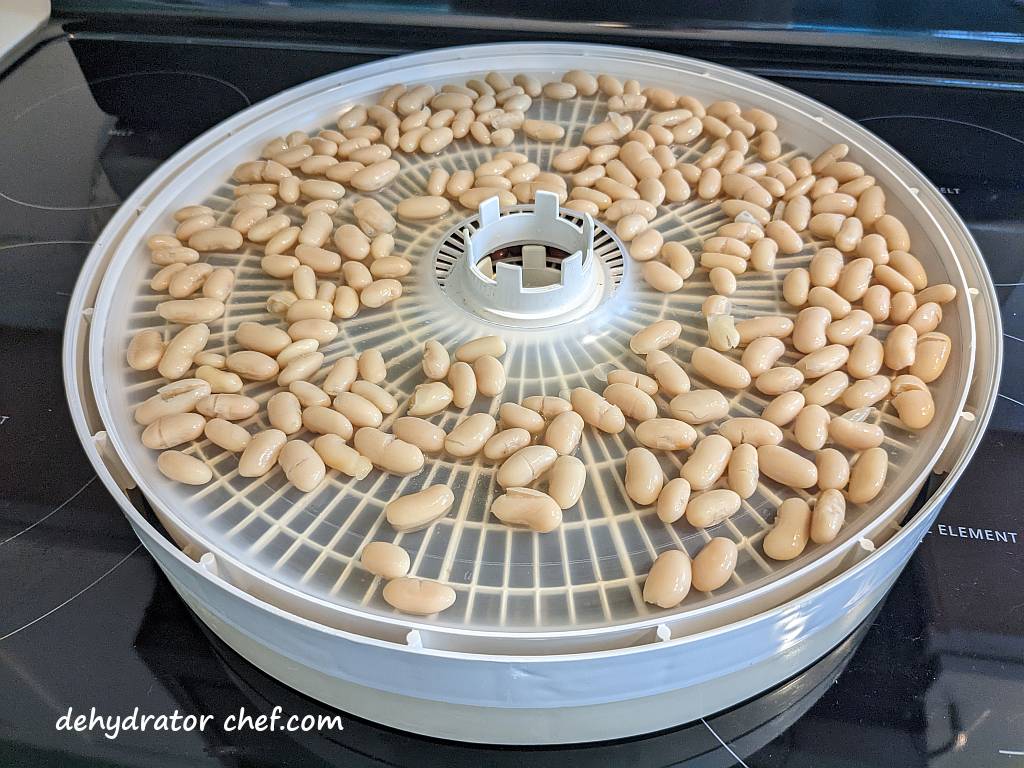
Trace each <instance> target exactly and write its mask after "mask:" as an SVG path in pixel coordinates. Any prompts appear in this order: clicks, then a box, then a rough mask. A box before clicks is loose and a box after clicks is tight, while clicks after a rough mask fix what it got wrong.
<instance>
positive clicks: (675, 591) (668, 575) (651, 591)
mask: <svg viewBox="0 0 1024 768" xmlns="http://www.w3.org/2000/svg"><path fill="white" fill-rule="evenodd" d="M690 580H691V565H690V558H689V556H688V555H687V554H686V553H685V552H683V551H682V550H678V549H671V550H668V551H665V552H662V553H661V554H660V555H658V558H657V559H656V560H655V561H654V565H652V566H651V570H650V573H648V574H647V580H646V581H645V582H644V602H646V603H652V604H653V605H657V606H658V607H659V608H675V607H676V606H677V605H679V604H680V603H681V602H683V599H684V598H685V597H686V595H687V594H688V593H689V591H690Z"/></svg>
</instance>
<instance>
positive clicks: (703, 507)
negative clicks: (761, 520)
mask: <svg viewBox="0 0 1024 768" xmlns="http://www.w3.org/2000/svg"><path fill="white" fill-rule="evenodd" d="M742 503H743V500H742V499H741V498H740V497H739V494H737V493H736V492H735V491H732V490H728V489H724V488H722V489H716V490H712V491H704V493H698V494H696V495H695V496H691V497H690V501H689V503H688V504H687V505H686V521H687V522H688V523H690V525H692V526H694V527H695V528H710V527H712V526H714V525H718V524H719V523H721V522H723V521H725V520H727V519H729V518H730V517H732V516H733V515H734V514H736V512H738V511H739V508H740V506H741V505H742Z"/></svg>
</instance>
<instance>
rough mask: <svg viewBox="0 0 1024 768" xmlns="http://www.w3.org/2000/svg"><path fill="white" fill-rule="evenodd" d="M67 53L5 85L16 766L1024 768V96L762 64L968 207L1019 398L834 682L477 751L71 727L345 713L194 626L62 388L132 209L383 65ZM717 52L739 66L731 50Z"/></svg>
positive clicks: (3, 205)
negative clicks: (682, 716) (283, 102)
mask: <svg viewBox="0 0 1024 768" xmlns="http://www.w3.org/2000/svg"><path fill="white" fill-rule="evenodd" d="M43 38H47V39H41V40H39V41H38V43H37V44H36V45H35V46H34V47H33V48H31V49H30V50H29V52H28V53H26V54H25V55H23V56H22V58H21V59H20V60H19V61H18V62H16V63H15V64H13V65H12V67H11V68H10V69H9V70H8V71H7V72H6V73H5V74H4V75H3V77H2V80H0V114H3V115H4V120H3V130H2V131H0V158H2V160H0V165H2V167H3V172H2V173H0V360H2V363H3V375H0V466H2V467H3V468H4V471H3V472H2V474H0V585H2V597H0V764H2V765H5V766H6V765H11V766H147V767H148V766H179V765H187V766H302V767H303V768H310V767H316V766H328V765H335V766H370V765H382V764H383V765H396V766H398V765H416V766H433V765H437V766H442V765H443V766H463V765H464V766H469V765H474V766H476V765H480V764H484V765H494V766H519V765H531V766H532V765H539V766H549V765H550V766H554V765H558V766H562V767H565V766H589V765H604V764H607V765H616V766H626V765H628V766H632V765H638V766H640V765H642V766H647V765H657V766H661V765H700V766H729V765H745V766H751V767H758V768H773V767H776V766H777V767H779V768H781V767H782V766H786V767H787V768H793V767H796V766H808V767H809V766H824V767H826V768H829V767H835V768H839V767H840V766H843V767H844V768H845V767H848V766H941V767H947V766H948V767H950V768H959V767H961V766H962V767H964V768H968V767H970V768H975V767H977V766H1007V768H1013V767H1014V766H1024V597H1022V595H1024V565H1022V562H1024V561H1022V558H1021V552H1022V551H1024V550H1022V547H1024V541H1022V536H1024V526H1022V524H1021V514H1020V499H1021V498H1022V497H1024V473H1022V472H1021V471H1020V468H1021V466H1022V462H1024V363H1022V360H1024V320H1022V318H1021V312H1022V311H1024V288H1022V286H1024V277H1022V273H1024V258H1021V243H1022V242H1024V237H1022V235H1024V223H1022V222H1024V181H1022V180H1024V123H1022V120H1021V115H1022V114H1024V86H1022V84H1020V83H1007V82H1001V83H989V84H988V85H983V86H982V87H968V86H966V85H964V84H962V83H961V84H959V85H953V84H950V83H943V82H935V81H931V80H929V79H928V78H919V77H915V78H913V79H912V80H913V82H902V81H901V76H900V73H899V72H898V71H893V72H889V73H888V76H887V77H882V76H879V77H877V78H867V79H865V78H863V77H859V78H855V79H849V78H847V77H844V76H841V75H837V74H830V73H829V72H822V71H816V72H804V71H799V70H794V69H786V70H780V69H779V68H777V67H773V65H772V62H771V61H768V60H765V61H763V62H761V64H760V65H758V66H751V65H750V62H745V63H744V66H747V67H748V68H750V69H753V70H754V71H761V72H764V73H767V74H769V75H772V76H774V77H775V79H777V80H779V81H780V82H783V83H784V84H786V85H789V86H791V87H793V88H796V89H798V90H801V91H803V92H805V93H808V94H809V95H811V96H813V97H815V98H818V99H820V100H822V101H824V102H826V103H828V104H830V105H832V106H834V107H836V108H838V109H839V110H841V111H843V112H845V113H846V114H848V115H850V116H851V117H853V118H855V119H858V120H860V121H861V122H863V123H864V124H865V125H866V126H868V127H869V128H871V129H872V130H873V131H875V132H876V133H878V134H879V135H881V136H882V137H883V138H885V139H887V140H888V141H890V142H891V143H892V144H894V145H895V146H896V147H897V148H898V149H899V150H900V151H902V152H903V153H905V154H906V155H907V156H908V157H909V158H910V159H911V160H913V161H914V162H915V163H916V164H917V165H918V166H919V167H920V168H921V169H922V170H923V171H924V172H925V173H926V174H927V175H928V176H929V177H930V178H931V179H932V180H933V181H934V182H935V183H936V184H937V185H939V186H941V187H942V189H943V190H944V191H945V192H946V194H947V195H948V196H949V199H950V201H951V202H952V203H953V205H954V206H955V207H956V208H957V209H958V210H959V212H960V213H961V215H962V216H963V217H964V218H965V220H966V221H967V222H968V223H969V225H970V227H971V229H972V231H973V233H974V236H975V237H976V238H977V239H978V242H979V243H980V245H981V247H982V250H983V251H984V253H985V257H986V260H987V262H988V265H989V268H990V270H991V272H992V275H993V278H994V280H995V282H996V284H997V286H998V291H999V298H1000V303H1001V306H1002V313H1003V322H1004V330H1005V344H1006V351H1007V354H1006V364H1005V370H1004V373H1003V379H1002V387H1001V394H1000V397H999V401H998V403H997V406H996V410H995V415H994V417H993V419H992V424H991V427H990V429H989V432H988V434H987V436H986V438H985V440H984V442H983V443H982V445H981V448H980V449H979V451H978V452H977V454H976V456H975V458H974V460H973V462H972V464H971V466H970V468H969V469H968V471H967V473H966V474H965V476H964V478H963V480H962V481H961V482H960V483H959V485H958V486H957V488H956V489H955V491H954V493H953V495H952V497H951V498H950V499H949V501H948V502H947V504H946V505H945V507H944V509H943V510H942V512H941V515H940V517H939V520H938V523H937V524H936V526H935V527H934V528H933V529H932V531H931V532H930V534H929V535H928V536H927V537H926V538H925V540H924V543H923V544H922V546H921V548H920V549H919V550H918V552H917V553H916V555H915V556H914V558H913V560H912V561H911V563H910V565H909V567H908V568H907V570H906V571H905V572H904V574H903V575H902V577H901V578H900V579H899V581H898V583H897V584H896V586H895V588H894V590H893V591H892V593H891V594H890V595H889V597H888V599H887V600H886V601H885V603H884V604H883V605H882V606H881V608H880V610H879V611H878V612H877V613H876V615H875V616H874V617H873V618H872V619H871V620H870V621H869V622H867V623H866V624H865V625H863V626H862V627H861V628H860V629H859V630H858V631H857V632H856V633H854V635H853V636H851V637H850V638H848V639H847V640H846V641H845V642H844V643H843V644H842V645H841V646H840V647H839V648H837V649H836V650H835V651H833V652H832V653H831V654H829V655H828V656H827V657H825V658H824V659H822V660H821V661H820V662H818V663H817V664H815V665H814V666H813V667H812V668H810V669H808V670H807V671H805V672H804V673H802V674H801V675H799V676H797V677H796V678H794V679H793V680H790V681H788V682H786V683H785V684H783V685H782V686H780V687H779V688H778V689H776V690H774V691H771V692H769V693H767V694H766V695H764V696H761V697H758V698H757V699H755V700H753V701H750V702H748V703H746V704H744V705H741V706H739V707H737V708H735V709H734V710H731V711H729V712H725V713H721V714H719V715H716V716H714V717H708V718H707V719H706V720H705V721H699V722H697V723H693V724H690V725H686V726H682V727H680V728H678V729H674V730H672V731H668V732H664V733H660V734H655V735H652V736H649V737H645V738H638V739H631V740H626V741H622V742H616V743H612V744H601V745H592V746H583V747H573V748H560V749H531V750H507V749H503V750H498V749H490V748H485V747H478V746H465V745H457V744H451V743H446V742H438V741H432V740H430V739H424V738H418V737H414V736H410V735H407V734H402V733H397V732H394V731H391V730H388V729H385V728H380V727H378V726H375V725H373V724H370V723H366V722H362V721H359V720H358V719H356V718H353V717H350V716H348V715H343V717H342V719H343V725H344V730H340V731H339V730H328V731H323V732H315V733H282V732H258V731H254V730H246V731H244V732H242V733H238V732H233V731H229V730H226V729H224V728H222V727H216V726H214V727H211V728H208V729H207V730H205V731H204V733H202V734H199V733H195V732H192V733H182V732H178V733H175V732H168V731H162V732H157V733H153V732H151V731H150V732H147V733H139V732H136V731H125V732H122V733H119V734H117V736H116V738H110V737H109V736H111V735H112V734H110V733H107V734H104V732H103V731H102V729H95V730H92V731H89V732H74V731H69V730H67V729H58V727H57V724H58V720H59V718H61V716H62V715H64V714H65V713H67V712H68V710H69V709H71V710H72V711H73V713H74V714H75V715H78V714H82V713H85V714H88V713H89V710H90V708H91V707H95V709H96V711H97V712H98V713H101V714H107V715H109V714H123V715H127V714H130V713H131V712H132V711H133V709H134V708H136V707H137V708H138V709H139V711H140V712H141V713H152V714H165V715H171V714H172V713H174V712H175V711H177V712H178V713H179V714H180V715H181V716H185V715H194V716H198V715H200V714H206V715H213V716H214V718H215V719H214V720H213V722H214V723H223V722H224V718H226V717H227V716H228V715H230V714H233V713H238V712H239V711H240V710H241V709H242V708H244V709H245V711H246V713H248V714H250V715H257V716H258V715H259V714H268V715H269V714H271V713H272V712H273V711H274V709H275V707H280V708H281V710H280V711H283V712H284V713H287V714H297V715H300V716H301V715H304V714H310V713H312V714H317V713H324V712H326V710H325V708H324V707H322V706H321V705H319V704H317V703H316V702H314V701H312V700H310V699H307V698H305V697H303V696H301V695H299V694H297V693H294V692H292V691H290V690H288V689H287V688H285V687H283V686H281V685H280V684H278V683H276V682H275V681H274V680H272V679H270V678H269V677H267V676H266V675H264V674H263V673H262V672H260V671H259V670H257V669H255V668H254V667H252V666H251V665H249V664H248V663H246V662H245V661H243V660H241V659H240V658H239V657H238V656H237V655H235V654H234V653H233V652H232V651H231V650H230V649H228V648H227V647H226V646H224V645H223V644H222V643H221V642H220V641H219V640H217V639H216V638H214V637H212V636H211V635H210V634H209V633H208V632H207V631H206V630H205V629H204V627H203V626H202V625H201V624H200V623H199V622H198V621H197V620H196V619H194V618H193V616H192V615H191V614H190V613H189V611H188V610H187V609H186V608H185V606H184V605H183V603H182V602H181V601H180V600H179V599H178V598H177V596H176V594H175V593H174V591H173V590H172V589H171V587H170V586H169V584H168V582H167V581H166V579H165V578H164V577H163V576H162V574H161V573H160V572H159V571H158V569H157V568H156V566H155V565H154V564H153V562H152V561H151V560H150V558H149V556H148V555H147V554H146V552H145V551H144V550H142V549H141V548H140V546H139V544H138V542H137V540H136V539H135V537H134V535H133V533H132V531H131V529H130V528H129V526H128V524H127V522H126V521H125V520H124V518H123V517H122V515H121V513H120V512H119V511H118V508H117V506H116V504H115V503H114V502H113V501H112V500H111V498H110V497H109V496H108V495H107V493H106V491H105V490H104V488H103V486H102V484H101V483H100V482H99V481H98V480H97V478H96V477H95V475H94V473H93V471H92V467H91V466H90V464H89V463H88V461H87V460H86V459H85V456H84V454H83V453H82V451H81V449H80V448H79V445H78V441H77V438H76V436H75V434H74V431H73V429H72V426H71V422H70V417H69V415H68V412H67V405H66V402H65V397H64V390H63V384H62V379H61V360H60V348H61V334H62V331H63V327H64V321H65V313H66V309H67V301H68V297H69V295H70V292H71V291H72V288H73V286H74V282H75V279H76V277H77V272H78V269H79V267H80V265H81V264H82V261H83V260H84V258H85V256H86V254H87V252H88V250H89V247H90V245H91V243H92V242H93V241H94V240H95V238H96V237H97V236H98V234H99V233H100V231H101V229H102V228H103V226H104V224H105V223H106V221H107V220H108V219H109V218H110V216H111V215H112V214H113V212H114V211H115V209H116V207H117V206H118V204H119V203H120V201H121V200H123V199H124V198H125V197H126V196H127V195H128V194H129V193H130V192H131V191H132V189H133V188H135V186H136V185H138V184H139V183H140V182H141V181H142V180H143V179H144V178H145V177H146V175H147V174H149V173H150V172H151V171H153V170H154V169H155V168H156V167H157V166H158V165H159V164H160V162H161V161H163V160H164V159H165V158H167V157H168V156H169V155H170V154H172V153H173V152H174V151H175V150H177V149H178V148H179V147H181V146H182V145H183V144H184V143H186V142H187V141H188V140H189V139H190V138H192V137H194V136H196V135H197V134H198V133H200V132H201V131H203V130H204V129H205V128H207V127H209V126H212V125H213V124H215V123H216V122H218V121H219V120H221V119H223V118H224V117H226V116H228V115H230V114H232V113H234V112H236V111H238V110H239V109H242V108H243V107H245V106H247V105H248V104H250V103H251V102H253V101H255V100H258V99H260V98H263V97H265V96H267V95H269V94H270V93H273V92H275V91H277V90H279V89H281V88H283V87H286V86H288V85H291V84H294V83H297V82H301V81H303V80H306V79H309V78H311V77H314V76H316V75H318V74H322V73H324V72H328V71H333V70H336V69H339V68H342V67H345V66H349V65H351V64H354V63H358V62H360V61H364V60H366V59H368V58H371V57H373V56H374V55H377V53H375V52H374V51H372V50H369V49H367V50H359V49H358V48H357V47H352V46H350V47H349V50H348V51H347V52H339V51H336V50H333V51H314V50H293V49H290V48H289V47H287V46H284V47H278V48H265V49H261V50H249V49H246V47H245V46H244V45H243V44H241V43H240V42H238V41H233V42H232V43H231V45H225V44H224V40H220V41H219V42H216V43H215V44H206V43H204V42H202V41H200V40H198V39H195V40H191V41H189V42H182V40H181V39H175V40H174V41H173V43H161V42H160V40H159V38H158V36H151V37H150V38H147V39H146V40H139V39H133V40H119V39H115V38H112V37H109V36H107V37H104V36H102V35H99V36H96V35H93V36H82V37H79V38H77V39H69V36H68V35H67V34H65V33H64V32H63V31H62V30H61V29H59V28H53V29H50V30H49V31H47V32H46V33H45V34H44V35H43ZM682 52H686V51H682ZM703 53H704V54H705V55H710V54H708V53H707V52H706V51H705V52H703ZM236 54H237V55H236ZM717 58H718V60H720V61H722V62H723V63H727V64H729V63H732V64H736V63H738V62H736V61H734V60H731V59H730V58H729V50H728V49H727V48H723V49H722V50H721V51H720V52H719V55H718V56H717ZM740 63H743V62H740ZM257 64H258V66H257ZM904 79H906V78H904Z"/></svg>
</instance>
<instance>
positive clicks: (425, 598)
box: [382, 576, 455, 616]
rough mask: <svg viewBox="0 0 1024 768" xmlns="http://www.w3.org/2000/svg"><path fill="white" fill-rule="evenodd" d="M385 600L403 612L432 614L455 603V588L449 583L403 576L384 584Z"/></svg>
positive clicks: (419, 614) (420, 614)
mask: <svg viewBox="0 0 1024 768" xmlns="http://www.w3.org/2000/svg"><path fill="white" fill-rule="evenodd" d="M382 595H383V597H384V601H385V602H386V603H387V604H388V605H390V606H391V607H392V608H395V609H397V610H399V611H401V612H402V613H409V614H413V615H415V616H431V615H433V614H435V613H440V612H441V611H443V610H446V609H448V608H450V607H451V606H452V605H454V603H455V590H454V589H452V588H451V587H449V586H448V585H447V584H441V583H439V582H436V581H430V580H428V579H413V578H410V577H408V576H403V577H400V578H397V579H392V580H391V581H389V582H388V583H387V584H385V585H384V590H383V592H382Z"/></svg>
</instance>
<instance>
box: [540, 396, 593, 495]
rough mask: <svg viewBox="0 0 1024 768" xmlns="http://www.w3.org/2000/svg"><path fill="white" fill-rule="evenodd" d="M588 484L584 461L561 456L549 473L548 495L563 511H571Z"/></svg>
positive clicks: (573, 457)
mask: <svg viewBox="0 0 1024 768" xmlns="http://www.w3.org/2000/svg"><path fill="white" fill-rule="evenodd" d="M574 415H575V414H574ZM586 482H587V469H586V466H585V465H584V464H583V462H582V461H580V460H579V459H578V458H576V457H575V456H564V455H563V456H559V457H558V458H557V459H555V463H554V465H553V466H552V467H551V471H550V472H549V473H548V495H549V496H550V497H551V498H552V499H554V500H555V503H556V504H558V506H559V507H560V508H561V509H569V508H571V507H573V506H575V505H576V503H577V502H578V501H579V500H580V497H581V496H582V495H583V488H584V487H585V485H586Z"/></svg>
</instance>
